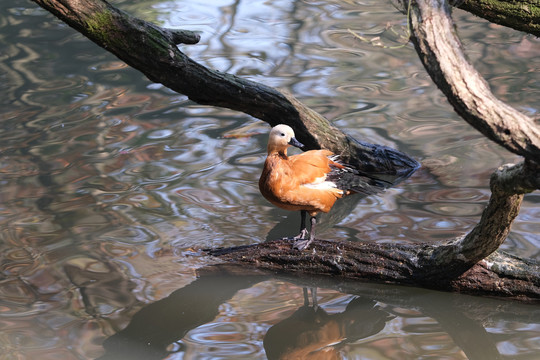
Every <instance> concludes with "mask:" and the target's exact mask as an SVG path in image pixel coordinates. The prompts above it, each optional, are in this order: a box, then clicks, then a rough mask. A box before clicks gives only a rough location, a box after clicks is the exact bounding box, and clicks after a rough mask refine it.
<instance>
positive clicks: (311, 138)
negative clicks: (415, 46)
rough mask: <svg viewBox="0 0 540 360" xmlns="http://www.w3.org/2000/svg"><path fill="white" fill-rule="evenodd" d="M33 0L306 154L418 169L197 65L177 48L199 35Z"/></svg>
mask: <svg viewBox="0 0 540 360" xmlns="http://www.w3.org/2000/svg"><path fill="white" fill-rule="evenodd" d="M33 1H34V2H35V3H37V4H38V5H39V6H41V7H43V8H44V9H46V10H48V11H50V12H51V13H53V14H54V15H56V16H57V17H59V18H60V19H61V20H62V21H64V22H66V23H67V24H68V25H69V26H71V27H73V28H74V29H76V30H77V31H79V32H80V33H82V34H83V35H85V36H86V37H88V38H89V39H90V40H92V41H93V42H95V43H96V44H98V45H99V46H101V47H103V48H105V49H106V50H107V51H110V52H111V53H113V54H115V55H116V56H117V57H118V58H120V59H121V60H123V61H124V62H126V63H127V64H128V65H130V66H132V67H133V68H135V69H137V70H139V71H141V72H142V73H144V74H145V75H146V76H147V77H148V78H149V79H150V80H152V81H155V82H159V83H161V84H163V85H165V86H167V87H168V88H170V89H172V90H174V91H177V92H179V93H181V94H184V95H186V96H188V97H189V98H190V99H191V100H193V101H195V102H197V103H199V104H204V105H213V106H220V107H225V108H229V109H233V110H238V111H241V112H244V113H246V114H249V115H252V116H254V117H256V118H258V119H261V120H263V121H266V122H267V123H269V124H270V125H272V126H274V125H277V124H280V123H285V124H288V125H290V126H291V127H292V128H293V129H294V130H295V133H296V134H297V137H298V138H299V140H300V141H301V142H302V143H303V144H305V145H306V147H307V149H317V148H327V149H330V150H332V151H333V152H335V153H339V154H343V157H344V159H345V161H349V162H350V163H352V164H354V165H356V166H358V167H359V168H361V169H364V170H365V171H369V172H372V173H380V174H388V175H396V176H397V177H402V176H407V175H410V173H411V172H413V171H414V170H415V169H416V168H417V167H418V163H417V162H416V161H415V160H414V159H412V158H410V157H409V156H407V155H406V154H403V153H401V152H399V151H397V150H394V149H391V148H388V147H385V146H381V145H373V144H368V143H360V142H358V141H356V140H354V139H352V138H350V137H349V136H347V135H346V134H344V133H343V132H341V131H340V130H339V129H337V128H336V127H334V126H333V125H331V124H330V122H329V121H328V120H326V119H325V118H324V117H323V116H321V115H320V114H318V113H317V112H315V111H313V110H311V109H309V108H307V107H306V106H305V105H303V104H302V103H301V102H300V101H298V100H297V99H295V98H294V96H292V95H291V94H288V93H284V92H280V91H278V90H277V89H275V88H272V87H270V86H266V85H264V84H261V83H257V82H254V81H250V80H246V79H243V78H240V77H237V76H235V75H232V74H227V73H222V72H219V71H216V70H212V69H209V68H207V67H205V66H203V65H201V64H199V63H197V62H196V61H194V60H192V59H191V58H189V57H188V56H186V55H185V54H184V53H182V52H181V51H180V50H179V48H178V47H177V44H179V43H183V44H193V43H197V42H198V41H199V36H198V35H197V34H196V33H193V32H190V31H187V30H170V29H164V28H161V27H159V26H157V25H154V24H152V23H149V22H146V21H144V20H141V19H138V18H135V17H133V16H131V15H129V14H127V13H125V12H123V11H121V10H119V9H117V8H115V7H114V6H112V5H110V4H109V3H107V2H106V1H103V0H33Z"/></svg>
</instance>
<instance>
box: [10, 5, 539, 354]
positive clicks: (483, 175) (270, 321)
mask: <svg viewBox="0 0 540 360" xmlns="http://www.w3.org/2000/svg"><path fill="white" fill-rule="evenodd" d="M114 4H115V5H117V6H119V7H120V8H122V9H123V10H125V11H128V12H130V13H132V14H134V15H136V16H138V17H141V18H144V19H146V20H149V21H153V22H156V23H157V24H160V25H162V26H166V27H173V28H186V29H190V30H197V31H201V32H202V40H201V42H200V44H197V45H193V46H185V47H182V50H183V51H185V52H186V53H187V54H188V55H189V56H192V57H193V58H194V59H195V60H197V61H199V62H201V63H202V64H204V65H207V66H209V67H212V68H216V69H218V70H221V71H227V72H231V73H234V74H237V75H240V76H243V77H245V78H248V79H251V80H255V81H259V82H262V83H265V84H268V85H271V86H275V87H279V88H282V89H285V90H288V91H290V92H292V93H293V94H294V95H295V96H297V97H298V98H299V99H300V100H301V101H303V102H304V103H306V104H307V105H309V106H310V107H312V108H313V109H315V110H317V111H319V112H320V113H321V114H323V115H324V116H326V117H327V118H329V119H330V120H331V121H332V122H333V123H334V124H335V125H336V126H338V127H340V128H341V129H343V130H344V131H345V132H347V133H349V134H351V135H353V136H354V137H356V138H358V139H360V140H362V141H367V142H372V143H380V144H385V145H388V146H392V147H395V148H398V149H400V150H402V151H404V152H407V153H408V154H410V155H412V156H414V157H415V158H417V159H418V160H419V161H421V162H422V164H423V166H422V168H421V169H420V170H419V171H417V172H416V173H415V174H414V175H413V176H412V177H411V178H410V179H408V180H406V181H405V182H404V183H402V184H400V185H399V186H398V187H396V188H393V189H390V190H388V191H386V192H385V193H384V194H382V195H381V196H377V197H367V198H363V199H360V200H359V201H358V202H357V203H356V204H353V205H354V206H353V207H352V209H350V208H347V206H348V204H346V203H344V204H341V205H340V206H341V207H345V208H346V211H348V215H347V216H346V217H344V218H343V219H342V220H341V221H339V222H338V223H334V222H333V221H332V219H333V217H332V216H327V217H323V218H322V219H321V228H320V229H321V231H320V232H319V235H320V237H321V238H327V239H336V240H350V241H358V240H366V241H379V242H395V241H400V242H432V241H439V240H446V239H451V238H452V237H455V236H458V235H461V234H464V233H466V232H467V231H469V230H470V229H471V227H472V226H474V224H475V223H476V222H477V220H478V218H479V216H480V214H481V211H482V209H483V207H484V205H485V203H486V201H487V199H488V197H489V187H488V182H489V176H490V174H491V173H492V172H493V170H494V169H496V168H497V167H498V166H500V165H502V164H505V163H509V162H518V161H520V159H519V158H518V157H516V156H514V155H512V154H510V153H509V152H508V151H506V150H504V149H503V148H501V147H499V146H497V145H496V144H494V143H492V142H490V141H488V140H487V139H485V138H484V137H482V136H481V135H480V134H479V133H478V132H476V131H475V130H474V129H472V128H471V127H470V126H469V125H467V124H466V123H465V122H464V121H463V120H461V119H460V118H459V117H458V116H457V115H456V114H455V113H454V112H453V110H452V108H451V107H450V105H448V103H447V101H446V99H445V98H444V96H443V95H442V94H441V93H440V92H439V91H438V90H437V88H436V87H435V86H434V85H433V84H432V82H431V80H430V79H429V76H428V75H427V74H426V73H425V71H424V69H423V68H422V65H421V64H420V61H419V59H418V57H417V55H416V53H415V51H414V49H413V48H412V45H411V44H410V43H406V41H405V40H403V36H406V31H407V30H406V21H405V17H404V16H403V15H402V14H400V13H399V12H398V11H396V10H395V8H393V6H392V5H391V4H390V3H388V2H379V1H367V2H354V1H326V2H321V1H296V2H286V1H273V2H265V1H250V2H249V3H248V2H240V1H236V2H231V1H215V2H212V5H208V4H207V3H206V2H197V1H156V0H148V1H138V2H136V3H133V2H130V1H116V2H115V3H114ZM0 8H1V11H0V14H1V15H0V42H1V46H2V47H1V49H2V50H1V51H0V56H1V59H2V61H1V62H0V79H1V81H0V92H1V94H2V96H1V97H0V102H1V104H2V106H1V108H0V140H1V141H0V154H1V158H0V184H1V187H0V271H1V273H0V354H2V355H0V357H2V358H5V359H38V358H39V359H48V358H54V359H93V358H99V357H104V358H107V357H108V358H113V359H123V358H126V359H129V358H137V356H139V357H140V358H143V359H151V358H156V359H162V358H167V359H206V358H231V359H241V358H244V359H265V358H267V357H269V358H273V357H274V358H275V357H282V358H284V356H285V355H284V354H289V355H290V356H291V357H292V358H300V357H301V356H304V355H306V354H309V356H310V357H309V358H317V357H316V356H318V357H319V358H344V359H418V358H426V359H428V358H436V359H466V358H469V359H498V358H500V359H534V358H535V356H536V352H537V349H538V348H540V320H539V317H540V314H539V311H538V308H537V307H533V306H523V305H518V304H514V303H511V302H503V301H498V300H488V299H480V298H473V297H466V296H461V295H455V294H445V293H436V292H430V291H425V290H421V289H409V288H401V287H392V286H384V285H367V284H341V283H340V284H336V283H334V282H332V281H329V282H323V283H320V282H313V281H312V280H310V279H301V278H271V277H262V276H261V277H256V276H254V277H249V276H240V277H239V276H236V275H223V274H221V275H216V274H212V273H209V274H206V273H199V277H197V269H201V268H205V267H206V266H207V265H209V262H210V260H209V259H206V258H204V257H202V256H200V255H199V253H198V252H197V249H200V248H203V247H219V246H235V245H243V244H252V243H257V242H262V241H265V240H266V239H267V238H271V239H273V238H277V237H279V236H285V235H291V234H293V233H295V232H297V231H298V229H297V227H298V217H299V216H298V214H291V213H289V212H287V211H283V210H280V209H276V208H275V207H273V206H271V205H270V204H269V203H267V202H266V201H265V200H264V199H263V198H262V196H261V195H260V194H259V192H258V188H257V181H258V177H259V174H260V171H261V168H262V163H263V161H264V156H265V149H266V137H267V132H268V129H269V127H268V125H267V124H265V123H263V122H261V121H259V120H257V119H254V118H251V117H250V116H247V115H245V114H241V113H237V112H233V111H231V110H227V109H221V108H213V107H208V106H200V105H197V104H194V103H192V102H191V101H189V100H187V98H186V97H185V96H183V95H180V94H177V93H174V92H172V91H170V90H168V89H166V88H164V87H163V86H161V85H159V84H154V83H152V82H150V81H149V80H148V79H146V78H145V77H144V76H143V75H141V74H140V73H139V72H137V71H136V70H133V69H131V68H129V67H127V66H126V65H125V64H124V63H122V62H121V61H119V60H118V59H116V58H115V57H114V56H113V55H111V54H109V53H107V52H106V51H104V50H103V49H101V48H99V47H97V46H96V45H94V44H93V43H91V42H90V41H88V40H87V39H86V38H84V37H83V36H82V35H79V34H77V33H76V32H74V31H73V30H72V29H70V28H69V27H67V26H66V25H64V24H62V23H61V22H59V21H57V20H55V19H54V18H53V17H52V16H51V15H50V14H48V13H47V12H45V11H43V10H41V9H39V8H38V7H36V6H35V5H34V4H33V3H31V2H27V1H22V0H14V1H10V2H2V3H1V4H0ZM454 16H455V19H456V20H457V22H458V31H459V34H460V36H461V38H462V39H463V43H464V45H465V48H466V51H467V54H468V56H469V57H470V59H471V61H472V62H473V63H474V65H475V66H476V67H477V68H478V70H479V71H480V72H481V73H482V74H483V75H484V76H485V77H486V79H488V81H489V82H490V85H491V87H492V90H493V92H494V93H495V94H496V95H497V96H498V97H499V98H501V99H502V100H504V101H507V102H509V103H510V104H512V105H513V106H515V107H517V108H518V109H520V110H521V111H523V112H525V113H527V114H529V115H532V116H538V109H537V107H536V104H537V103H538V96H539V92H540V82H539V81H538V73H539V71H540V41H539V40H538V39H536V38H534V37H532V36H528V35H525V34H523V33H519V32H516V31H513V30H509V29H505V28H503V27H500V26H496V25H492V24H489V23H487V22H485V21H483V20H481V19H478V18H476V17H473V16H471V15H469V14H467V13H464V12H461V11H455V14H454ZM349 30H352V31H354V32H356V33H357V34H359V35H360V36H361V37H363V38H365V39H366V41H363V40H360V39H359V38H357V37H354V36H352V35H351V34H350V32H349ZM539 202H540V197H539V195H538V194H537V193H533V194H528V195H526V196H525V200H524V203H523V206H522V209H521V212H520V214H519V216H518V218H517V219H516V221H515V223H514V225H513V227H512V231H511V233H510V236H509V237H508V239H507V241H506V242H505V243H504V244H503V246H502V247H503V248H504V249H505V250H507V251H509V252H511V253H513V254H516V255H519V256H524V257H529V258H534V259H538V258H539V255H540V254H539V251H538V248H539V247H540V236H539V234H540V224H539V222H538V219H539V218H540V210H539V206H538V204H539ZM336 211H339V209H337V210H336ZM309 287H318V288H319V289H318V292H317V299H318V304H319V307H318V308H317V309H314V308H313V307H311V306H306V305H305V301H306V299H305V297H304V288H309ZM310 297H311V296H310V295H309V294H308V300H309V301H310V304H311V299H310ZM464 334H465V335H466V336H465V335H464ZM141 345H143V346H141ZM478 349H482V351H478ZM306 356H307V355H306Z"/></svg>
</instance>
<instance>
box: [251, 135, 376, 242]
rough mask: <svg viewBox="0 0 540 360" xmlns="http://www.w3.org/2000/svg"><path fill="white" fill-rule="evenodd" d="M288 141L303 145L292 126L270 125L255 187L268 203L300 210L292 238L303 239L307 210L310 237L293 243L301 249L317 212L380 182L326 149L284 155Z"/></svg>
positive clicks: (305, 232) (368, 189) (312, 235)
mask: <svg viewBox="0 0 540 360" xmlns="http://www.w3.org/2000/svg"><path fill="white" fill-rule="evenodd" d="M291 145H292V146H298V147H303V145H302V144H300V143H299V142H298V141H297V140H296V138H295V137H294V131H293V130H292V128H290V127H289V126H287V125H283V124H282V125H277V126H275V127H274V128H272V131H271V132H270V137H269V140H268V157H267V158H266V161H265V163H264V169H263V172H262V174H261V177H260V179H259V189H260V191H261V193H262V194H263V196H264V197H265V198H266V199H267V200H268V201H270V202H271V203H272V204H274V205H276V206H278V207H280V208H282V209H286V210H300V211H301V212H302V218H301V219H302V223H301V232H300V235H298V236H297V237H296V239H301V240H304V238H305V236H306V234H307V229H306V226H305V215H306V213H309V215H310V216H311V232H310V238H309V240H305V241H302V242H301V243H300V245H298V246H296V247H297V248H299V249H304V248H306V247H307V245H309V243H310V242H311V241H312V240H313V238H314V228H315V223H316V218H315V216H316V215H317V213H319V212H328V211H330V209H331V208H332V206H334V203H335V202H336V200H337V199H339V198H341V197H343V196H345V195H348V194H350V193H354V192H363V193H365V194H373V193H376V192H377V191H380V190H382V189H383V188H384V184H383V182H381V181H379V180H376V179H373V178H371V177H369V176H367V175H365V174H360V173H359V172H358V171H357V170H355V169H353V168H352V167H350V166H348V165H346V164H343V163H342V162H340V161H339V159H338V156H336V155H334V153H332V152H331V151H329V150H310V151H306V152H305V153H302V154H299V155H293V156H287V148H288V147H289V146H291Z"/></svg>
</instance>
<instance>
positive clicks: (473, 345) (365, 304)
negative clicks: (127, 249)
mask: <svg viewBox="0 0 540 360" xmlns="http://www.w3.org/2000/svg"><path fill="white" fill-rule="evenodd" d="M220 269H224V270H226V271H225V272H221V270H220ZM227 273H229V275H227ZM270 280H271V278H270V277H269V276H267V275H262V274H258V275H257V274H255V275H249V271H247V272H246V270H245V269H240V268H234V267H233V268H231V267H221V266H218V267H209V268H206V269H201V272H200V277H198V278H197V279H196V280H194V281H193V282H192V283H191V284H189V285H187V286H185V287H183V288H181V289H178V290H176V291H174V292H173V293H171V295H169V296H168V297H166V298H164V299H162V300H159V301H157V302H155V303H152V304H149V305H146V306H145V307H143V308H142V309H141V310H140V311H139V312H138V313H136V314H135V315H134V316H133V317H132V319H131V321H130V323H129V325H128V326H127V327H126V328H125V329H123V330H121V331H120V332H118V333H117V334H115V335H113V336H112V337H110V338H109V339H107V340H106V341H105V342H104V347H105V349H106V353H105V354H104V355H103V356H102V357H100V359H101V360H105V359H148V360H150V359H163V358H166V357H168V356H170V355H171V353H176V354H177V355H178V356H179V358H184V356H188V355H190V356H193V355H194V354H195V353H196V350H194V349H193V348H192V347H193V346H196V345H197V344H195V343H193V340H194V339H196V342H198V343H200V345H202V346H203V347H206V348H207V351H208V353H207V356H211V357H215V356H227V355H228V356H230V357H234V358H250V359H251V358H254V357H255V355H256V352H257V348H256V347H251V350H250V352H247V353H243V354H242V352H241V349H249V348H250V346H249V345H250V344H253V342H254V341H260V340H259V339H258V338H257V336H255V335H256V334H252V336H251V337H249V336H248V337H237V336H234V335H233V334H236V333H237V331H238V330H239V329H236V330H234V331H233V333H229V329H228V327H231V326H232V327H233V328H234V324H235V323H240V322H241V321H242V318H252V316H253V315H255V314H253V315H251V314H248V313H245V312H243V313H242V314H238V315H237V316H236V318H235V317H231V316H229V315H228V314H231V315H232V313H234V310H232V309H229V310H227V309H228V308H229V307H230V306H233V303H234V301H232V300H231V299H233V298H234V297H237V296H238V295H239V292H242V291H249V290H253V289H254V288H255V287H257V286H259V284H260V283H261V282H265V283H268V281H270ZM272 281H275V280H272ZM294 281H295V282H297V283H303V285H302V286H308V287H310V288H312V291H315V289H316V288H315V287H313V286H316V284H317V283H316V282H309V281H304V282H303V281H302V280H298V279H296V280H294ZM319 281H320V280H319ZM323 284H325V285H328V284H331V281H325V282H323ZM341 286H342V287H344V288H346V289H347V292H349V293H351V294H356V295H357V296H353V297H350V296H349V297H347V298H346V300H345V301H340V302H339V305H336V304H334V305H331V303H332V301H328V302H327V303H326V302H323V303H320V304H317V305H310V304H309V303H310V301H309V297H308V295H307V290H306V288H305V287H304V292H303V304H301V305H300V306H299V307H297V308H294V307H293V308H292V309H291V310H293V311H292V312H291V311H288V314H287V315H285V316H283V315H284V314H282V315H280V316H279V317H278V318H275V317H274V316H272V317H270V318H268V319H269V324H268V325H269V326H267V327H266V330H265V331H264V332H263V333H262V334H261V335H262V338H263V344H264V350H265V355H266V357H267V358H268V359H341V358H351V357H353V356H354V354H371V356H376V355H375V354H378V355H377V356H382V357H384V358H393V359H398V358H399V359H417V358H419V357H422V353H423V352H424V351H426V350H427V349H423V347H424V346H429V347H430V348H431V350H430V351H429V353H430V354H431V355H432V356H437V354H439V355H442V354H443V353H444V352H443V349H444V348H445V347H448V346H450V348H451V347H452V345H451V343H452V342H453V347H455V350H454V351H455V355H458V354H460V353H461V354H464V355H465V357H466V358H467V359H470V360H484V359H485V360H493V359H502V358H504V356H503V354H501V352H500V350H499V349H498V347H497V343H498V342H499V339H498V337H497V336H496V335H495V334H493V333H491V332H488V330H487V328H488V327H489V325H488V326H486V324H490V323H501V322H509V321H510V322H511V321H514V320H516V319H519V321H522V322H523V324H522V327H523V328H524V329H525V328H527V325H526V324H528V323H535V322H537V321H538V320H540V311H538V309H536V308H534V307H531V306H527V305H519V304H518V305H516V304H511V303H509V302H505V301H498V300H490V301H485V300H484V299H478V298H475V297H468V296H462V295H450V296H449V295H448V294H445V293H438V292H435V291H428V290H425V291H422V292H421V294H418V292H417V290H416V289H412V288H406V287H397V286H396V287H394V286H388V287H385V288H381V287H373V286H371V285H367V284H358V283H355V284H352V283H348V284H347V283H345V284H341ZM292 289H294V291H297V292H299V291H300V289H301V288H299V287H297V286H295V287H293V288H292ZM314 297H315V296H314ZM267 305H268V304H265V305H264V306H263V307H259V311H268V310H269V309H266V308H265V307H266V306H267ZM291 306H293V305H292V304H291ZM326 307H328V309H329V311H327V310H325V308H326ZM330 309H331V310H330ZM330 311H331V312H330ZM263 317H264V316H263ZM407 319H408V320H407ZM262 325H263V324H260V325H259V326H262ZM396 326H401V327H402V328H401V330H402V331H404V332H406V333H408V334H410V335H407V337H410V339H409V341H411V344H414V343H417V344H416V345H417V346H418V347H417V348H414V346H408V347H405V348H402V344H401V343H400V342H394V341H388V340H384V338H385V337H388V335H389V334H390V333H392V328H394V327H396ZM197 328H201V329H206V330H205V331H206V332H205V335H204V336H195V335H191V336H189V335H188V334H190V333H192V332H193V331H194V330H195V329H197ZM227 333H229V335H227V336H226V335H225V334H227ZM403 335H404V336H405V334H403ZM531 335H532V336H534V335H533V334H532V333H531ZM254 336H255V337H254ZM190 339H191V340H190ZM388 339H390V338H388ZM428 339H430V340H429V342H428ZM427 344H430V345H427ZM458 357H460V358H461V357H462V356H461V355H458ZM172 358H174V357H172Z"/></svg>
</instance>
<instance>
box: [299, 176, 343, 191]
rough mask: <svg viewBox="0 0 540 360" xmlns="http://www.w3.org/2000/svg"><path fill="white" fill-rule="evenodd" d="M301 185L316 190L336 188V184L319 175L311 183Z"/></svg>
mask: <svg viewBox="0 0 540 360" xmlns="http://www.w3.org/2000/svg"><path fill="white" fill-rule="evenodd" d="M301 186H305V187H307V188H310V189H316V190H329V189H335V188H337V185H336V184H335V183H333V182H332V181H326V176H321V177H319V178H316V179H315V181H313V182H312V183H309V184H302V185H301Z"/></svg>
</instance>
